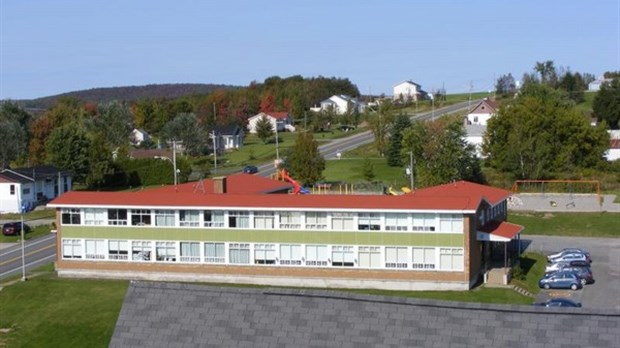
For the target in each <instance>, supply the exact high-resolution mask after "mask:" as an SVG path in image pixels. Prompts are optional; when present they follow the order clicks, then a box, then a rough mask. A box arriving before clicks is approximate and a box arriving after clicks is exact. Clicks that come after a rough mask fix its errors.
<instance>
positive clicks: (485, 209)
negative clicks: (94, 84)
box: [48, 174, 523, 290]
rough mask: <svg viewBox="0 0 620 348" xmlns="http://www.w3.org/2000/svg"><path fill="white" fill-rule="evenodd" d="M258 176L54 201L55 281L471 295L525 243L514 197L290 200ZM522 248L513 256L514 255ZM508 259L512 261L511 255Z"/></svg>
mask: <svg viewBox="0 0 620 348" xmlns="http://www.w3.org/2000/svg"><path fill="white" fill-rule="evenodd" d="M291 187H292V186H291V185H290V184H289V183H286V182H281V181H277V180H272V179H267V178H263V177H259V176H255V175H249V174H235V175H231V176H228V177H220V178H214V179H206V180H203V181H200V182H197V183H187V184H180V185H177V186H174V185H171V186H164V187H161V188H154V189H144V190H142V191H136V192H84V191H82V192H80V191H71V192H67V193H65V194H63V195H62V196H60V197H58V198H56V199H55V200H54V201H52V202H51V203H50V204H48V206H49V207H53V208H56V210H57V214H56V226H57V238H58V243H57V245H58V247H57V248H58V250H57V255H58V258H57V263H56V267H57V270H58V274H59V275H60V276H65V277H98V278H123V279H145V280H171V281H199V282H217V283H251V284H263V285H274V286H303V287H337V288H376V289H393V290H465V289H470V288H471V287H472V286H473V285H474V284H475V283H476V282H477V281H478V280H479V279H481V278H482V276H483V275H484V274H485V272H487V271H488V269H489V267H490V265H491V256H492V255H493V254H494V253H495V251H497V250H500V251H501V250H502V249H503V250H504V252H506V251H507V250H508V247H507V246H509V245H511V246H514V243H515V241H517V240H518V238H519V234H520V232H521V231H522V230H523V228H522V227H521V226H518V225H514V224H511V223H508V222H506V217H507V199H508V197H509V196H510V194H511V193H510V191H507V190H502V189H498V188H493V187H489V186H484V185H479V184H474V183H470V182H466V181H459V182H454V183H449V184H445V185H440V186H435V187H430V188H424V189H418V190H415V191H414V192H411V193H408V194H403V195H398V196H392V195H338V194H321V195H312V194H308V195H293V194H288V192H289V190H290V189H291ZM511 249H513V248H511ZM504 258H505V259H507V257H506V256H505V257H504Z"/></svg>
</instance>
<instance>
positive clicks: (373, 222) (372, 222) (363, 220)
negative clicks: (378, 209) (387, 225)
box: [357, 213, 381, 231]
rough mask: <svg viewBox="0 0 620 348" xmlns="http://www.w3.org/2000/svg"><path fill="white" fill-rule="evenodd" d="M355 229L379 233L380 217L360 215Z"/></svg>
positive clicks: (376, 215)
mask: <svg viewBox="0 0 620 348" xmlns="http://www.w3.org/2000/svg"><path fill="white" fill-rule="evenodd" d="M357 229H358V230H361V231H379V230H380V229H381V215H379V214H377V213H360V214H359V217H358V222H357Z"/></svg>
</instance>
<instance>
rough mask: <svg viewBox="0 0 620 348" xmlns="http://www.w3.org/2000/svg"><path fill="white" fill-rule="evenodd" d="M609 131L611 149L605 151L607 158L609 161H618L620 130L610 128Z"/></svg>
mask: <svg viewBox="0 0 620 348" xmlns="http://www.w3.org/2000/svg"><path fill="white" fill-rule="evenodd" d="M608 132H609V149H608V150H607V151H606V152H605V158H606V159H607V160H608V161H617V160H619V159H620V130H610V131H608Z"/></svg>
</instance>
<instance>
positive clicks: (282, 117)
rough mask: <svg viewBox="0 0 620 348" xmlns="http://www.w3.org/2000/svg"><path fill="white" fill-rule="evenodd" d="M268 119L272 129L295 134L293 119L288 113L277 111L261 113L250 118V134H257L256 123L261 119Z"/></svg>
mask: <svg viewBox="0 0 620 348" xmlns="http://www.w3.org/2000/svg"><path fill="white" fill-rule="evenodd" d="M263 117H266V118H267V119H268V120H269V122H270V123H271V128H272V129H273V130H274V131H275V130H276V129H277V130H278V132H284V131H289V132H294V131H295V126H293V118H292V117H291V115H290V114H289V113H288V112H276V111H267V112H259V113H258V114H256V115H254V116H252V117H250V118H248V131H249V132H250V133H256V123H257V122H258V120H260V119H261V118H263Z"/></svg>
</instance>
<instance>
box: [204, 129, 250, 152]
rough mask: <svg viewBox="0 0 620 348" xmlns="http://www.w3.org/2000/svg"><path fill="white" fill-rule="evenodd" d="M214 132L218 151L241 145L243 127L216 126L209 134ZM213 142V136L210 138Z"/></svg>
mask: <svg viewBox="0 0 620 348" xmlns="http://www.w3.org/2000/svg"><path fill="white" fill-rule="evenodd" d="M213 133H215V136H216V140H215V143H216V145H217V147H218V152H220V151H226V150H234V149H239V148H241V147H242V146H243V138H244V137H245V133H244V132H243V129H242V128H241V127H239V126H237V125H227V126H217V127H215V129H214V130H213V131H211V132H210V133H209V134H211V135H210V136H212V134H213ZM211 142H213V138H211Z"/></svg>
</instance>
